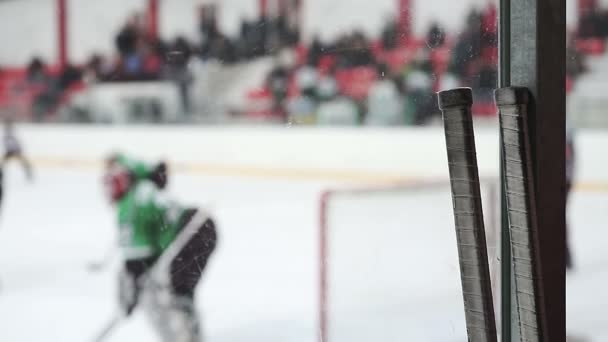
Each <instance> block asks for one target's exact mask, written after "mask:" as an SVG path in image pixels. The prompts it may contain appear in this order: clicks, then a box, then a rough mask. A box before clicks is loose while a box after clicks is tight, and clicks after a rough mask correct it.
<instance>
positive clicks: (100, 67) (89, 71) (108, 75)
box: [83, 54, 114, 83]
mask: <svg viewBox="0 0 608 342" xmlns="http://www.w3.org/2000/svg"><path fill="white" fill-rule="evenodd" d="M113 71H114V65H112V63H111V62H110V61H109V60H108V59H106V58H104V57H103V56H102V55H98V54H94V55H93V56H91V58H90V59H89V61H88V62H87V64H86V66H85V69H84V71H83V79H84V81H85V82H87V83H95V82H100V81H107V80H111V79H112V77H113V74H112V73H113Z"/></svg>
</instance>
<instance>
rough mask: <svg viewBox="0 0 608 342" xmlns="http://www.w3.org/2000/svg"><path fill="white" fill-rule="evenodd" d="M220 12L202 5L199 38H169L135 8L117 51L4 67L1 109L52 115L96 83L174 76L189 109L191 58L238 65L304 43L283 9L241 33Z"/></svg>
mask: <svg viewBox="0 0 608 342" xmlns="http://www.w3.org/2000/svg"><path fill="white" fill-rule="evenodd" d="M216 12H217V11H216V6H215V5H204V6H202V7H200V9H199V26H198V31H199V37H200V40H199V41H189V40H188V39H187V38H185V37H183V36H178V37H175V38H174V39H173V40H170V41H165V40H163V39H161V38H160V37H159V36H158V35H157V34H156V32H152V30H151V28H150V27H149V20H148V18H147V16H146V15H144V14H143V13H134V14H133V15H131V16H130V17H129V18H128V20H127V21H126V22H125V24H124V25H123V27H122V28H120V29H119V31H118V33H117V35H116V36H115V39H114V43H115V47H116V51H115V53H114V54H112V55H103V54H94V55H93V56H91V57H90V59H89V60H88V62H87V63H85V64H84V65H79V66H76V65H72V64H67V65H65V66H59V65H49V64H47V63H45V62H44V61H43V60H42V59H41V58H38V57H36V58H34V59H33V60H32V61H31V62H30V63H29V66H28V67H27V68H26V69H25V70H23V69H19V70H8V69H5V70H3V69H2V68H0V108H2V107H6V106H10V105H13V107H14V105H15V103H17V104H24V103H25V104H27V105H29V106H30V108H29V109H28V108H21V110H20V108H11V109H12V110H13V111H16V112H27V115H26V116H28V117H31V118H32V119H33V120H35V121H41V120H44V119H47V118H48V117H50V116H52V115H53V113H54V112H55V111H56V109H57V107H58V106H59V105H61V103H63V102H64V101H65V100H66V99H67V98H68V97H69V95H70V94H71V93H72V92H76V91H79V90H81V89H83V88H84V87H85V86H86V85H88V84H91V83H95V82H132V81H138V82H141V81H158V80H169V81H174V82H175V83H176V84H177V85H178V87H179V88H180V93H181V94H182V102H183V107H184V108H183V109H184V111H185V112H188V111H189V110H190V109H191V108H190V100H189V99H188V87H189V86H190V84H191V83H192V81H193V77H194V75H192V73H191V72H190V70H189V68H188V67H187V66H188V63H189V61H190V59H191V58H199V59H201V60H217V61H219V62H221V63H224V64H233V63H238V62H242V61H248V60H251V59H253V58H257V57H262V56H266V55H269V54H272V53H274V52H275V51H278V50H281V49H284V48H286V47H293V46H295V45H296V44H298V42H299V32H298V28H297V26H296V25H295V22H294V21H293V20H291V16H290V14H289V13H288V12H286V10H284V9H283V10H281V11H280V12H279V13H278V15H276V16H272V17H271V16H266V15H264V14H261V15H260V16H259V18H257V19H254V20H251V21H248V20H245V19H243V20H242V22H241V29H240V33H239V34H238V36H236V37H228V36H227V35H226V34H224V33H223V32H222V30H221V29H220V25H218V22H217V15H216Z"/></svg>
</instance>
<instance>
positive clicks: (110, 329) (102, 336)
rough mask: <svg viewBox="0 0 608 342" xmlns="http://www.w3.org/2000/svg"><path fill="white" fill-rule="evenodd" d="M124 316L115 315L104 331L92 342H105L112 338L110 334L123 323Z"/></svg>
mask: <svg viewBox="0 0 608 342" xmlns="http://www.w3.org/2000/svg"><path fill="white" fill-rule="evenodd" d="M123 318H124V315H114V317H112V319H111V320H109V321H108V322H107V323H106V325H105V326H104V327H103V329H102V330H101V331H100V332H99V333H98V334H97V336H96V337H95V338H94V339H93V340H92V341H93V342H103V341H105V339H106V338H107V337H108V336H110V334H111V333H112V332H113V331H114V329H116V327H117V326H118V325H119V324H120V322H122V321H123Z"/></svg>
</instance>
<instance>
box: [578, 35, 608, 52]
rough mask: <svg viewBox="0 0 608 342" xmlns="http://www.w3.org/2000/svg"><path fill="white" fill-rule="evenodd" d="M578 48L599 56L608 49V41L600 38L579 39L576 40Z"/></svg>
mask: <svg viewBox="0 0 608 342" xmlns="http://www.w3.org/2000/svg"><path fill="white" fill-rule="evenodd" d="M576 48H577V50H578V51H580V52H581V53H583V54H586V55H592V56H599V55H602V54H603V53H604V51H606V43H605V42H604V40H603V39H599V38H589V39H579V40H577V41H576Z"/></svg>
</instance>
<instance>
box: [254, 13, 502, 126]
mask: <svg viewBox="0 0 608 342" xmlns="http://www.w3.org/2000/svg"><path fill="white" fill-rule="evenodd" d="M399 32H401V30H400V28H399V27H398V24H397V20H394V21H391V22H389V23H388V24H387V25H386V27H385V28H384V29H383V31H382V35H381V36H380V37H374V38H368V37H366V36H365V35H364V34H363V33H362V32H359V31H353V32H351V33H349V34H345V35H343V36H340V37H339V38H337V39H336V40H335V41H332V42H328V43H326V42H322V41H321V40H320V39H319V38H318V37H316V38H314V39H313V40H312V42H311V43H310V44H309V45H307V46H300V47H299V48H298V49H297V50H296V53H295V58H294V59H295V62H293V63H290V62H289V61H288V60H285V59H281V58H279V59H277V64H276V67H275V68H274V69H273V70H272V71H271V72H270V73H269V75H268V77H267V81H266V84H265V86H264V87H263V88H262V89H257V90H254V91H252V92H251V93H250V94H249V96H250V98H251V99H252V102H254V103H256V102H259V101H258V100H262V99H270V101H269V102H270V104H269V106H266V107H265V108H264V107H263V106H261V108H260V107H256V106H252V107H253V108H254V109H253V110H252V111H250V112H249V114H250V115H254V116H255V115H258V116H270V117H275V118H278V119H280V120H285V121H287V122H289V123H294V124H339V125H404V124H408V125H422V124H425V123H427V122H429V121H430V120H432V119H433V118H434V117H436V116H437V115H438V113H439V109H438V108H437V101H436V98H435V93H436V92H437V91H438V90H441V89H447V88H452V87H457V86H468V87H472V88H473V89H474V91H475V97H476V108H474V111H475V112H476V113H478V114H486V115H492V114H494V113H495V109H494V107H493V104H492V91H493V89H494V88H495V87H496V84H497V65H498V48H497V10H496V7H495V6H493V5H491V6H488V7H486V8H485V9H483V10H482V11H480V10H477V9H473V10H471V12H470V13H469V15H468V16H467V18H466V21H465V24H464V30H463V31H462V32H461V33H460V34H458V35H454V36H451V35H449V34H446V32H445V29H444V28H443V27H442V26H441V24H440V23H433V24H432V25H430V28H429V30H428V33H427V34H426V37H423V38H421V39H418V38H416V37H405V36H402V35H400V33H399Z"/></svg>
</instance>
